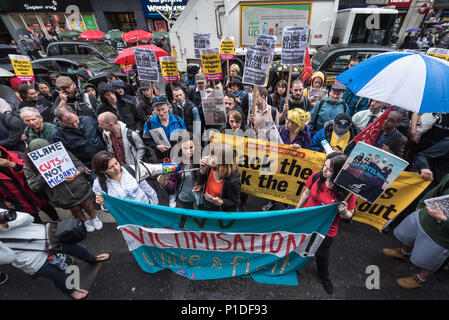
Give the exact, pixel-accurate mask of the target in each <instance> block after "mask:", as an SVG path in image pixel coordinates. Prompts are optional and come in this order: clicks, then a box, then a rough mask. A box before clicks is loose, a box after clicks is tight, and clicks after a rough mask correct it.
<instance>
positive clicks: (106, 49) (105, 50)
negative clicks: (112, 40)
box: [92, 43, 118, 58]
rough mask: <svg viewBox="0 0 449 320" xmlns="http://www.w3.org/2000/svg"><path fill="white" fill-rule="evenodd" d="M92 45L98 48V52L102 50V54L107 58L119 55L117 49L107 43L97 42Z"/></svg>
mask: <svg viewBox="0 0 449 320" xmlns="http://www.w3.org/2000/svg"><path fill="white" fill-rule="evenodd" d="M92 46H94V47H95V49H97V50H98V52H100V53H101V55H102V56H104V57H106V58H116V57H117V55H118V53H117V50H115V49H114V48H112V47H111V46H108V45H107V44H106V43H95V44H92Z"/></svg>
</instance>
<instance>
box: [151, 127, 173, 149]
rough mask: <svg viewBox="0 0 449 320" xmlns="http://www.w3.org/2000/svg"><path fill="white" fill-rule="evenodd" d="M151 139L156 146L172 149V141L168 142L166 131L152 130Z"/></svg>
mask: <svg viewBox="0 0 449 320" xmlns="http://www.w3.org/2000/svg"><path fill="white" fill-rule="evenodd" d="M150 134H151V137H152V138H153V140H154V142H156V145H159V144H160V145H163V146H166V147H169V148H171V144H170V141H168V139H167V136H166V135H165V131H164V129H162V128H156V129H151V130H150Z"/></svg>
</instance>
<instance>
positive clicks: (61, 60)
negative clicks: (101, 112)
mask: <svg viewBox="0 0 449 320" xmlns="http://www.w3.org/2000/svg"><path fill="white" fill-rule="evenodd" d="M82 64H86V65H87V66H88V68H89V70H90V71H92V72H93V73H94V74H95V79H101V78H104V79H106V73H108V72H113V73H114V74H116V75H117V76H118V77H120V78H121V79H126V76H124V75H123V74H121V73H120V67H119V66H118V65H116V64H112V63H109V62H107V61H105V60H102V59H99V58H97V57H92V56H84V55H62V56H52V57H48V58H43V59H38V60H33V61H31V65H32V66H33V69H34V67H35V66H40V67H42V66H43V67H45V68H46V69H47V70H48V73H50V72H57V73H59V74H60V75H63V76H69V77H71V78H72V79H73V80H76V76H75V71H76V70H77V69H78V67H79V66H80V65H82ZM47 76H48V74H47V75H43V76H42V78H43V79H44V80H47V81H48V79H46V78H47Z"/></svg>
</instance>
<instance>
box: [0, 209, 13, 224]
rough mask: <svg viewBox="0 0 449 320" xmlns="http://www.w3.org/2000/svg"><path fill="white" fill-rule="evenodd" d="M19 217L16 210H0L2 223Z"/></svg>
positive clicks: (0, 222) (0, 221)
mask: <svg viewBox="0 0 449 320" xmlns="http://www.w3.org/2000/svg"><path fill="white" fill-rule="evenodd" d="M16 218H17V213H16V210H12V209H9V210H4V211H2V212H0V224H3V223H7V222H10V221H14V220H16Z"/></svg>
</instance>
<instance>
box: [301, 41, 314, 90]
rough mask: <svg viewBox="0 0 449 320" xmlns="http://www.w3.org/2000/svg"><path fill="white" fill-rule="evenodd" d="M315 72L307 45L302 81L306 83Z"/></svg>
mask: <svg viewBox="0 0 449 320" xmlns="http://www.w3.org/2000/svg"><path fill="white" fill-rule="evenodd" d="M312 74H313V70H312V62H311V61H310V56H309V48H307V47H306V56H305V57H304V69H303V71H302V78H301V80H302V82H303V83H305V82H306V81H307V79H309V77H310V76H311V75H312Z"/></svg>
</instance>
